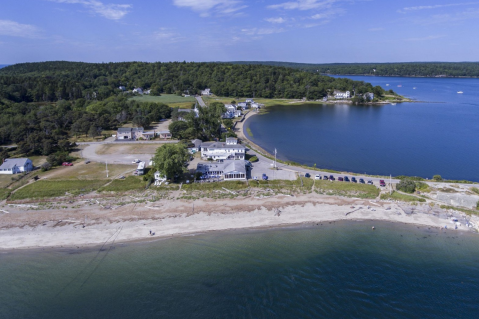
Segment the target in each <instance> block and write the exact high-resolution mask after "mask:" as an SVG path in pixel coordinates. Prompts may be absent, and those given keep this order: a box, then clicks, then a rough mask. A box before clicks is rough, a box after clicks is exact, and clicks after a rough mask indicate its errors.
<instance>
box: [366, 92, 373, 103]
mask: <svg viewBox="0 0 479 319" xmlns="http://www.w3.org/2000/svg"><path fill="white" fill-rule="evenodd" d="M364 99H365V100H368V101H372V100H374V93H370V92H368V93H365V94H364Z"/></svg>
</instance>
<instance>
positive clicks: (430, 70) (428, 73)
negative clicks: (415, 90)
mask: <svg viewBox="0 0 479 319" xmlns="http://www.w3.org/2000/svg"><path fill="white" fill-rule="evenodd" d="M231 63H234V64H240V65H245V64H248V65H258V64H259V65H270V66H281V67H289V68H295V69H299V70H303V71H309V72H312V73H320V74H331V75H377V76H418V77H440V76H445V77H478V76H479V62H407V63H330V64H313V63H292V62H270V61H266V62H258V61H248V62H246V61H238V62H231Z"/></svg>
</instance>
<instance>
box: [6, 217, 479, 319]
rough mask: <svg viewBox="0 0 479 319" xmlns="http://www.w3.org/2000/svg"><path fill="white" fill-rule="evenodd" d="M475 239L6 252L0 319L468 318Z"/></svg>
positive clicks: (275, 240) (355, 230)
mask: <svg viewBox="0 0 479 319" xmlns="http://www.w3.org/2000/svg"><path fill="white" fill-rule="evenodd" d="M372 225H375V226H376V230H372V229H371V226H372ZM478 241H479V237H478V235H477V234H469V233H459V232H455V231H452V230H449V231H439V230H436V229H428V228H427V227H416V226H410V225H402V224H391V223H378V222H374V223H373V222H365V221H363V222H347V223H346V222H343V223H331V224H330V223H325V224H321V225H310V226H307V227H306V226H303V227H295V228H285V229H270V230H249V231H245V230H243V231H233V232H220V233H209V234H201V235H197V236H189V237H180V238H174V239H165V240H159V241H156V242H148V243H131V244H122V245H116V244H115V245H114V246H113V247H110V245H106V246H105V247H103V250H101V251H100V250H99V249H98V248H95V249H89V250H80V249H77V250H42V251H13V252H8V253H1V254H0V283H1V289H0V318H475V317H477V300H479V289H478V287H479V245H478Z"/></svg>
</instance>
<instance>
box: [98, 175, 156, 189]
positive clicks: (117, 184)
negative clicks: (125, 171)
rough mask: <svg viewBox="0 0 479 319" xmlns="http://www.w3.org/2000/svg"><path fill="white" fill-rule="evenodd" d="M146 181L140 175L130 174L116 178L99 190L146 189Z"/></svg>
mask: <svg viewBox="0 0 479 319" xmlns="http://www.w3.org/2000/svg"><path fill="white" fill-rule="evenodd" d="M146 183H147V182H145V181H143V179H142V178H141V177H138V176H128V177H127V178H125V179H115V180H114V181H113V182H111V183H110V184H109V185H107V186H105V187H102V188H100V189H99V190H98V191H99V192H127V191H132V190H144V189H145V187H146Z"/></svg>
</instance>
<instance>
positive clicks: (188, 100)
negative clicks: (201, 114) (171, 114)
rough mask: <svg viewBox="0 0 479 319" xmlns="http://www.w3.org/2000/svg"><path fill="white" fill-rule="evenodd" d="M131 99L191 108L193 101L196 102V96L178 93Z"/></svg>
mask: <svg viewBox="0 0 479 319" xmlns="http://www.w3.org/2000/svg"><path fill="white" fill-rule="evenodd" d="M130 100H133V101H138V102H155V103H165V104H168V105H169V106H172V107H176V106H179V107H182V108H191V106H192V105H193V103H195V102H196V99H195V97H194V96H189V97H183V96H178V95H176V94H163V95H161V96H151V95H142V96H135V97H132V98H130Z"/></svg>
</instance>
